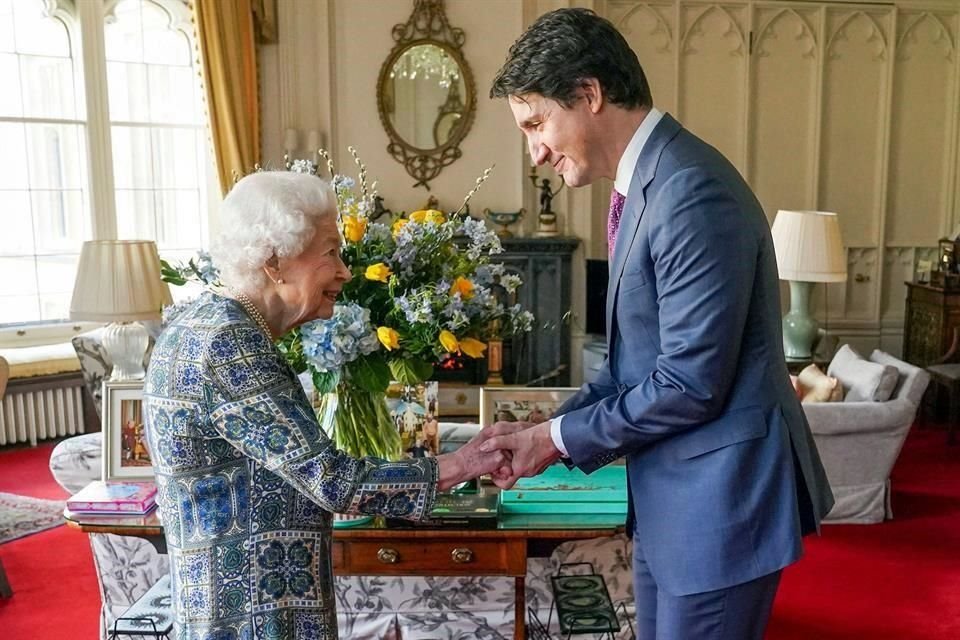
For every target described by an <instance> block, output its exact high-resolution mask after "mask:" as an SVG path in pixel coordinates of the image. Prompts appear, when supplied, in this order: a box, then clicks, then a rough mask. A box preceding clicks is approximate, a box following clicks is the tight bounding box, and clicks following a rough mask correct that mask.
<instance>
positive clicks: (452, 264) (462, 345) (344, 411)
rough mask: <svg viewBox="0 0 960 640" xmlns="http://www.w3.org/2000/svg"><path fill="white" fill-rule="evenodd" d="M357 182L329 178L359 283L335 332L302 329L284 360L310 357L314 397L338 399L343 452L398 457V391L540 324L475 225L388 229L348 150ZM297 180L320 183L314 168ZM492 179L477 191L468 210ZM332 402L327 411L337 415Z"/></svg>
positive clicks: (440, 219)
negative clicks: (391, 398)
mask: <svg viewBox="0 0 960 640" xmlns="http://www.w3.org/2000/svg"><path fill="white" fill-rule="evenodd" d="M349 150H350V153H351V155H352V156H353V158H354V161H355V163H356V164H357V167H358V169H359V174H358V180H357V181H355V180H353V179H352V178H350V177H347V176H344V175H339V174H336V173H334V170H333V166H332V163H330V161H329V156H328V155H327V154H326V152H321V156H322V157H324V158H325V159H327V166H328V169H329V170H330V173H331V175H332V176H333V179H332V182H333V186H334V190H335V191H336V194H337V204H338V211H339V213H340V218H339V224H340V228H341V231H342V236H343V242H344V246H343V259H344V262H345V263H346V264H347V266H348V267H349V268H350V270H351V272H352V274H353V279H352V280H351V281H350V282H348V283H346V284H345V285H344V287H343V291H342V292H341V296H340V300H341V303H340V304H338V305H336V307H335V310H334V315H333V317H332V318H331V319H330V320H318V321H314V322H309V323H307V324H304V325H303V326H302V327H301V328H300V332H299V340H298V339H296V338H294V339H292V340H289V341H286V342H285V344H284V348H285V349H286V351H287V353H288V354H290V355H292V356H293V357H294V359H297V358H299V357H301V356H302V358H303V361H304V363H305V365H306V366H307V367H308V368H309V369H310V370H311V371H312V373H313V379H314V384H315V385H316V387H317V389H318V391H321V392H327V391H332V390H333V389H336V392H337V393H336V398H337V401H338V407H337V409H336V411H332V412H331V413H332V414H333V422H334V425H335V426H334V429H333V436H334V439H335V441H336V442H337V445H338V446H339V447H340V448H342V449H344V450H346V451H348V452H349V453H352V454H354V455H376V456H378V457H384V458H396V457H398V456H399V454H400V451H399V445H400V438H399V434H398V433H397V431H396V429H395V428H394V427H393V426H392V424H391V422H390V419H389V412H388V411H387V408H386V402H385V400H386V396H385V394H386V390H387V387H388V385H389V384H390V381H391V380H396V381H398V382H401V383H403V384H416V383H418V382H423V381H425V380H427V379H429V378H430V376H431V375H432V373H433V363H435V362H437V361H439V360H440V359H441V358H442V357H444V356H447V355H450V354H463V355H466V356H468V357H471V358H482V357H483V356H484V352H485V350H486V348H487V341H489V340H490V339H499V338H501V337H504V336H509V335H514V334H517V333H521V332H526V331H529V330H530V329H531V327H532V324H533V316H532V315H531V314H530V313H529V312H527V311H523V310H522V309H521V308H520V306H519V305H513V306H510V307H507V306H505V305H504V304H503V302H502V301H501V299H500V298H498V294H500V295H504V294H512V293H513V292H514V291H515V290H516V289H517V287H519V286H520V284H521V283H520V279H519V278H518V277H517V276H515V275H506V274H505V273H504V269H503V265H501V264H491V263H490V258H491V256H494V255H496V254H498V253H500V252H501V251H502V250H503V249H502V247H501V245H500V240H499V239H498V238H497V236H496V234H495V233H494V232H493V231H491V230H489V229H488V228H487V227H486V225H485V224H484V223H483V222H482V221H479V220H474V219H473V218H470V217H469V216H465V215H460V212H459V211H457V212H455V213H453V214H450V215H446V214H444V213H443V212H441V211H438V210H436V209H426V210H421V211H414V212H413V213H411V214H410V215H408V216H403V217H399V218H397V219H396V220H394V221H393V223H392V224H391V225H386V224H382V223H378V222H371V221H370V219H369V216H370V213H371V212H372V211H373V203H374V198H375V197H376V184H375V183H374V185H373V187H372V188H368V187H367V183H366V168H365V167H364V165H363V163H361V162H360V160H359V158H358V157H357V154H356V152H355V150H354V149H353V148H352V147H350V148H349ZM291 169H292V170H294V171H306V172H312V173H316V171H317V168H316V167H315V166H313V165H312V163H310V162H307V161H298V162H297V163H294V164H293V165H292V166H291ZM489 174H490V169H488V170H487V171H485V172H484V174H483V175H482V176H481V177H480V178H478V179H477V182H476V185H475V186H474V188H473V189H472V190H471V191H470V192H469V193H468V194H467V196H466V197H465V198H464V201H463V205H461V210H462V209H463V207H464V206H465V205H466V204H467V202H469V200H470V198H471V197H472V196H473V195H474V193H476V191H477V189H479V187H480V185H481V184H482V183H483V182H484V181H485V180H486V178H487V177H488V176H489ZM329 402H330V396H327V400H326V405H325V407H323V408H322V409H321V411H324V410H326V411H327V412H330V408H329Z"/></svg>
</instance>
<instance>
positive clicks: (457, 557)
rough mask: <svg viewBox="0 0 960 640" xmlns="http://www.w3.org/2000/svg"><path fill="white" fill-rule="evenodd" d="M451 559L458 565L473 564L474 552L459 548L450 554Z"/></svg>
mask: <svg viewBox="0 0 960 640" xmlns="http://www.w3.org/2000/svg"><path fill="white" fill-rule="evenodd" d="M450 558H452V559H453V561H454V562H456V563H457V564H467V563H468V562H473V550H472V549H468V548H467V547H457V548H456V549H454V550H453V551H451V552H450Z"/></svg>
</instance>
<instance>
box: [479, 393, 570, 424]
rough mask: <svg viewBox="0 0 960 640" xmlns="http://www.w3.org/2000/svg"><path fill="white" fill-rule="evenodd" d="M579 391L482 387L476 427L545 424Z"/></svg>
mask: <svg viewBox="0 0 960 640" xmlns="http://www.w3.org/2000/svg"><path fill="white" fill-rule="evenodd" d="M579 390H580V389H579V387H521V386H503V387H482V388H481V389H480V424H481V425H482V426H486V425H490V424H493V423H495V422H514V421H523V422H533V423H540V422H546V421H547V420H549V419H550V418H552V417H553V416H554V413H555V412H556V410H557V409H558V408H559V407H560V405H562V404H563V403H564V402H566V401H567V399H568V398H570V397H571V396H573V395H574V394H575V393H576V392H577V391H579Z"/></svg>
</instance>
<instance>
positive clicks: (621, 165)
mask: <svg viewBox="0 0 960 640" xmlns="http://www.w3.org/2000/svg"><path fill="white" fill-rule="evenodd" d="M662 118H663V113H662V112H661V111H659V110H658V109H657V108H656V107H653V108H651V109H650V112H649V113H648V114H647V116H646V117H645V118H644V119H643V121H642V122H640V126H639V127H637V130H636V131H634V132H633V137H632V138H630V142H629V144H627V148H626V149H624V151H623V155H622V156H620V162H618V163H617V177H616V179H615V180H614V181H613V188H614V189H616V190H617V192H619V193H620V194H622V195H623V197H627V191H629V190H630V182H631V181H632V180H633V170H634V169H635V168H636V166H637V160H639V159H640V153H641V152H642V151H643V147H644V145H645V144H647V140H649V139H650V134H651V133H653V129H654V128H655V127H656V126H657V124H658V123H659V122H660V120H661V119H662ZM561 422H563V416H557V417H556V418H554V419H552V420H551V421H550V437H551V438H552V439H553V446H555V447H556V448H557V449H558V450H559V451H560V454H561V455H562V456H563V457H564V458H567V457H569V456H568V455H567V448H566V447H565V446H564V445H563V436H562V435H561V434H560V423H561Z"/></svg>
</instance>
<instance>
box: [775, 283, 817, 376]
mask: <svg viewBox="0 0 960 640" xmlns="http://www.w3.org/2000/svg"><path fill="white" fill-rule="evenodd" d="M812 290H813V283H812V282H799V281H795V280H791V281H790V311H789V312H788V313H787V315H785V316H783V353H784V355H785V356H786V357H787V358H791V359H794V360H797V359H804V358H812V357H813V347H814V344H815V343H816V341H817V337H818V334H819V329H820V323H818V322H817V320H816V318H814V317H813V316H811V315H810V292H811V291H812Z"/></svg>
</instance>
